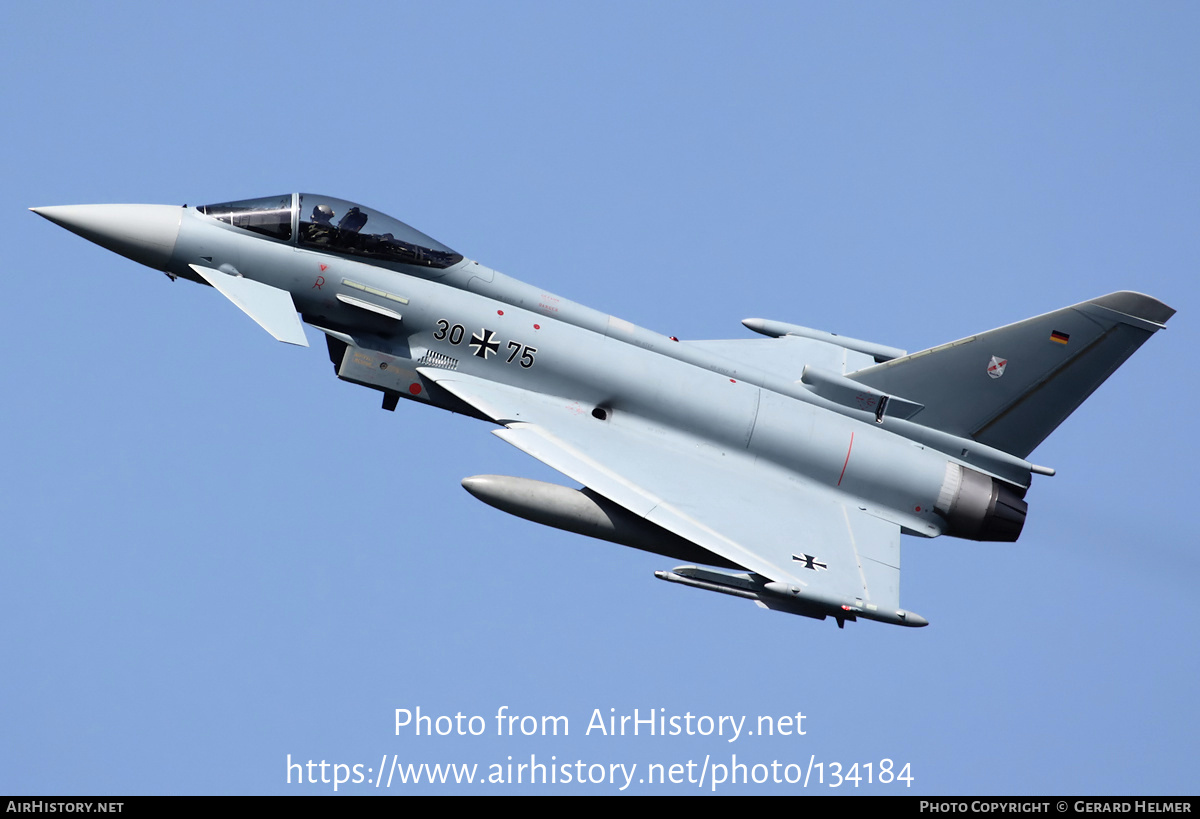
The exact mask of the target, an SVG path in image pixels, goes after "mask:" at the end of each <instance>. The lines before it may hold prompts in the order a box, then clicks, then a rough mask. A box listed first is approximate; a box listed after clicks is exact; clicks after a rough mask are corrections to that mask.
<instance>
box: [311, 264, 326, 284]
mask: <svg viewBox="0 0 1200 819" xmlns="http://www.w3.org/2000/svg"><path fill="white" fill-rule="evenodd" d="M321 267H322V268H323V267H325V265H321ZM323 284H325V277H324V276H317V280H316V281H315V282H313V287H314V288H315V289H317V290H320V289H321V285H323Z"/></svg>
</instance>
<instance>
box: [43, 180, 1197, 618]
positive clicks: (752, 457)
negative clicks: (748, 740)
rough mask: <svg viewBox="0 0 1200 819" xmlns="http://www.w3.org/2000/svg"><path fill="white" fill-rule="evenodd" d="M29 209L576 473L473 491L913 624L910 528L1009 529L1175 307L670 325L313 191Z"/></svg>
mask: <svg viewBox="0 0 1200 819" xmlns="http://www.w3.org/2000/svg"><path fill="white" fill-rule="evenodd" d="M33 211H34V212H35V213H37V214H39V215H40V216H43V217H45V218H46V219H49V220H50V221H51V222H54V223H55V224H58V225H61V226H62V227H64V228H66V229H67V230H70V231H72V232H73V233H77V234H79V235H80V236H82V237H84V238H85V239H88V240H90V241H92V242H95V243H96V244H98V245H101V246H102V247H106V248H108V249H109V250H113V251H115V252H117V253H119V254H121V255H123V256H126V257H128V258H130V259H132V260H134V261H136V262H140V263H142V264H144V265H147V266H149V267H152V268H154V269H156V270H161V271H163V272H165V273H166V274H167V276H168V277H170V279H171V280H175V279H180V278H182V279H188V280H190V281H193V282H197V283H199V284H205V285H211V286H212V287H215V288H216V289H217V290H218V291H220V292H221V293H222V294H223V295H225V296H226V297H227V298H228V299H229V300H230V301H231V302H233V303H234V304H235V305H237V307H238V308H240V309H241V310H242V311H243V312H245V313H246V314H247V315H248V316H249V317H250V318H252V319H253V320H254V321H256V322H257V323H258V324H259V325H261V326H262V327H263V329H265V330H266V331H267V332H268V333H270V334H271V335H272V336H274V337H275V338H276V339H278V340H280V341H283V342H287V343H289V344H296V345H301V346H307V345H308V341H307V339H306V336H305V332H304V329H303V326H302V324H301V321H300V319H301V318H302V319H303V321H304V322H305V323H307V324H309V325H310V326H312V327H314V328H316V329H317V330H319V331H320V332H321V333H322V334H323V335H324V337H325V341H326V344H327V347H328V350H329V357H330V360H331V361H332V362H333V365H334V369H335V371H336V373H337V376H338V378H341V379H342V380H344V381H348V382H350V383H353V384H359V385H361V386H364V387H368V388H371V389H374V390H378V391H380V392H381V393H382V394H383V397H382V404H383V408H384V409H386V410H394V409H395V408H396V407H397V405H398V404H399V401H400V399H401V398H403V399H406V400H409V401H415V402H418V403H422V404H430V405H432V406H435V407H439V408H442V409H447V410H452V411H454V412H458V413H462V414H464V415H468V416H473V417H475V418H479V419H482V420H484V421H487V422H489V423H491V424H495V425H497V427H496V428H495V429H493V433H494V434H495V435H497V436H498V437H499V438H501V439H503V440H504V441H506V442H508V443H509V444H512V445H513V446H515V447H517V448H518V449H521V450H523V451H524V452H526V453H528V454H530V455H532V456H533V457H534V458H537V459H538V460H540V461H542V462H544V463H546V464H548V465H549V466H551V467H553V468H554V469H556V470H558V471H559V472H561V473H563V474H564V475H566V476H567V477H568V478H570V479H572V480H573V481H576V482H578V483H580V484H582V488H581V489H575V488H571V487H568V486H561V485H557V484H549V483H544V482H541V481H534V480H529V479H526V478H520V477H510V476H501V475H476V476H473V477H468V478H466V479H465V480H463V486H464V487H465V488H466V489H467V491H468V492H470V493H471V494H472V495H474V496H475V497H477V498H479V499H480V500H482V501H483V502H485V503H488V504H490V505H492V506H494V507H496V508H498V509H501V510H503V511H505V512H508V513H511V514H513V515H517V516H520V517H522V518H526V519H528V520H531V521H535V522H537V523H542V524H545V525H548V526H553V527H557V528H559V529H565V530H567V531H571V532H577V533H579V534H583V535H587V536H590V537H594V538H601V539H604V540H609V541H613V542H615V543H620V544H624V545H626V546H632V547H634V548H638V549H643V550H646V551H649V552H654V553H657V554H660V555H664V556H667V557H670V558H673V559H676V560H682V561H686V562H688V563H689V564H702V565H700V566H697V565H686V566H680V567H677V568H675V569H673V570H671V571H659V572H655V575H656V576H657V577H659V578H661V579H663V580H667V581H670V582H673V583H681V584H683V585H686V586H691V587H694V588H699V589H707V590H709V591H715V592H720V593H722V594H727V595H732V596H735V597H741V598H745V599H748V600H752V601H754V602H755V603H757V604H758V605H759V606H761V607H763V608H768V609H774V610H776V611H782V612H789V613H792V614H799V615H803V616H806V617H813V618H816V619H820V620H824V619H825V618H826V617H832V618H834V619H835V620H836V622H837V624H838V626H839V627H843V626H844V625H845V622H846V621H847V620H850V621H854V620H857V619H858V618H864V619H868V620H876V621H879V622H883V623H893V624H896V625H903V626H924V625H927V624H928V621H927V620H926V619H925V618H923V617H921V616H920V615H917V614H915V613H913V612H911V611H908V610H906V609H904V608H901V606H900V536H901V534H906V535H912V536H917V537H937V536H939V535H949V536H951V537H959V538H966V539H968V540H978V541H1008V542H1011V541H1015V540H1016V539H1017V537H1018V536H1019V535H1020V534H1021V529H1022V527H1023V526H1024V523H1025V516H1026V512H1027V508H1028V507H1027V505H1026V502H1025V495H1026V491H1027V490H1028V488H1029V486H1030V483H1031V481H1032V475H1034V474H1038V475H1053V474H1054V470H1053V469H1050V468H1048V467H1044V466H1038V465H1036V464H1034V463H1031V462H1030V461H1028V460H1026V458H1027V457H1028V456H1029V454H1030V453H1031V452H1032V451H1033V450H1034V449H1035V448H1036V447H1037V446H1038V444H1040V443H1041V442H1042V440H1043V439H1045V438H1046V436H1047V435H1049V434H1050V433H1051V432H1053V431H1054V429H1055V428H1057V427H1058V425H1059V424H1060V423H1062V421H1063V420H1064V419H1066V417H1067V416H1068V415H1070V414H1071V413H1072V412H1073V411H1074V410H1075V409H1076V408H1077V407H1078V406H1079V405H1080V404H1081V403H1082V402H1083V401H1084V399H1086V398H1087V397H1088V396H1089V395H1091V393H1092V392H1093V391H1094V390H1095V389H1096V388H1097V387H1098V386H1099V385H1100V384H1101V383H1102V382H1103V381H1104V380H1105V379H1106V378H1107V377H1108V376H1109V375H1111V374H1112V372H1113V371H1114V370H1116V368H1117V367H1119V366H1120V365H1121V364H1122V363H1123V362H1124V361H1125V359H1126V358H1128V357H1129V356H1130V355H1132V354H1133V352H1134V351H1135V350H1137V348H1138V347H1140V346H1141V345H1142V343H1144V342H1145V341H1146V339H1148V338H1149V337H1150V336H1151V335H1153V334H1154V333H1155V332H1157V331H1158V330H1160V329H1162V328H1163V327H1164V326H1165V324H1166V322H1167V320H1168V319H1169V318H1170V317H1171V316H1172V315H1173V314H1174V312H1175V311H1174V310H1172V309H1171V308H1170V307H1167V306H1166V305H1165V304H1163V303H1162V302H1160V301H1158V300H1156V299H1153V298H1151V297H1150V296H1145V295H1142V294H1140V293H1133V292H1118V293H1110V294H1108V295H1106V296H1100V297H1099V298H1094V299H1091V300H1089V301H1085V302H1081V303H1079V304H1076V305H1073V306H1070V307H1065V308H1063V309H1061V310H1056V311H1054V312H1052V313H1047V314H1045V315H1042V316H1037V317H1035V318H1030V319H1025V320H1024V321H1019V322H1017V323H1015V324H1010V325H1008V326H1005V327H1001V328H999V329H996V330H990V331H988V332H983V333H979V334H978V335H973V336H968V337H967V338H963V339H959V340H958V341H954V342H951V343H949V344H944V345H942V346H939V347H933V348H931V349H928V350H921V351H919V352H915V353H908V352H906V351H904V350H902V349H897V348H895V347H890V346H886V345H884V344H878V343H873V342H869V341H860V340H857V339H853V338H847V337H845V336H840V335H834V334H832V333H827V332H821V331H818V330H812V329H808V328H806V327H801V326H798V325H795V324H788V323H785V322H782V321H769V320H765V319H758V318H754V319H746V320H745V321H743V322H742V323H743V324H744V325H745V326H746V327H747V328H749V329H750V330H753V331H755V332H757V333H760V334H762V335H763V336H766V337H767V338H762V339H754V338H747V339H737V340H721V341H682V342H681V341H678V340H676V339H675V338H673V337H667V336H663V335H660V334H658V333H656V332H653V331H651V330H647V329H643V328H641V327H636V326H634V325H633V324H630V323H629V322H627V321H622V320H621V319H619V318H616V317H615V316H610V315H607V314H604V313H601V312H598V311H596V310H593V309H590V308H588V307H584V306H582V305H580V304H576V303H574V302H571V301H568V300H567V299H564V298H562V297H560V296H557V295H554V294H553V293H549V292H546V291H545V290H542V289H541V288H538V287H535V286H533V285H529V284H525V283H523V282H520V281H517V280H515V279H512V278H509V277H508V276H505V275H503V274H501V273H499V272H497V271H495V270H492V269H491V268H488V267H485V266H483V265H482V264H480V263H479V262H476V261H474V260H471V259H467V258H464V257H463V256H462V255H461V254H459V253H456V252H455V251H453V250H451V249H450V248H449V247H446V246H445V245H443V244H441V243H440V242H437V241H435V240H434V239H432V238H430V237H429V236H426V235H425V234H423V233H421V232H419V231H417V230H415V229H413V228H412V227H409V226H408V225H406V224H404V223H403V222H400V221H398V220H396V219H393V218H391V217H389V216H386V215H384V214H383V213H380V212H379V211H376V210H373V209H371V208H368V207H365V206H362V205H358V204H355V203H353V202H347V201H344V200H341V199H335V198H333V197H329V196H319V195H316V194H311V193H299V194H288V195H283V196H273V197H268V198H265V199H250V200H244V201H236V202H222V203H220V204H213V205H203V206H200V207H189V206H186V205H185V206H183V207H172V206H166V205H75V206H63V207H41V208H33ZM297 313H298V314H299V317H298V316H297ZM708 567H717V569H724V570H726V571H718V570H717V569H715V568H708Z"/></svg>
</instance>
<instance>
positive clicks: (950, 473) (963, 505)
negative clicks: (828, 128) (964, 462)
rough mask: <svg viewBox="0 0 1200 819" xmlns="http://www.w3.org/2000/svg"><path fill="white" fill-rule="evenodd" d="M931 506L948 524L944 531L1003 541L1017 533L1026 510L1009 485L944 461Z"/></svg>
mask: <svg viewBox="0 0 1200 819" xmlns="http://www.w3.org/2000/svg"><path fill="white" fill-rule="evenodd" d="M1021 494H1024V493H1023V492H1022V493H1021ZM934 508H935V510H936V511H937V513H938V514H939V515H941V516H942V517H943V518H945V519H946V523H947V524H949V525H948V527H947V528H946V532H945V534H947V535H950V536H952V537H961V538H964V539H966V540H985V541H1000V542H1004V543H1012V542H1014V541H1016V539H1017V538H1018V537H1020V536H1021V530H1022V529H1023V528H1024V527H1025V515H1026V513H1027V512H1028V511H1029V505H1028V504H1027V503H1025V501H1024V500H1023V499H1022V498H1021V497H1020V495H1018V494H1017V492H1016V491H1015V490H1014V489H1013V487H1011V486H1009V485H1008V484H1006V483H1003V482H1002V481H998V480H996V479H995V478H991V477H988V476H987V475H983V474H980V473H979V472H976V471H975V470H974V469H968V468H966V467H964V466H959V465H958V464H956V463H953V462H947V464H946V478H945V480H944V481H943V482H942V488H941V491H940V492H939V493H938V500H937V505H936V506H935V507H934Z"/></svg>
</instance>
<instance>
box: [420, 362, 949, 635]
mask: <svg viewBox="0 0 1200 819" xmlns="http://www.w3.org/2000/svg"><path fill="white" fill-rule="evenodd" d="M418 372H420V373H421V375H422V376H424V377H425V378H428V379H429V380H431V381H434V382H435V383H437V384H438V386H440V387H442V388H444V389H445V390H447V391H448V392H450V393H452V394H453V395H455V396H456V397H458V398H459V399H461V400H463V401H465V402H466V403H468V404H470V405H471V406H473V407H474V408H475V409H477V410H479V411H480V412H481V413H483V414H484V415H487V416H488V417H489V418H491V419H493V420H494V421H496V422H497V423H499V424H501V425H502V426H503V427H504V429H499V430H495V431H494V434H495V435H497V436H498V437H500V438H501V439H503V440H504V441H506V442H507V443H509V444H512V445H513V446H515V447H517V448H518V449H520V450H522V451H523V452H526V453H528V454H529V455H532V456H533V457H535V458H537V459H538V460H540V461H542V462H543V463H545V464H547V465H548V466H550V467H552V468H554V469H556V470H558V471H559V472H562V473H563V474H565V475H567V476H568V477H570V478H572V479H573V480H576V481H578V482H580V483H582V484H584V485H585V486H587V487H588V488H589V489H591V490H592V491H593V492H595V493H597V494H599V495H602V496H603V497H605V498H607V499H608V500H610V501H612V502H614V503H616V504H618V505H620V506H622V507H624V508H625V509H628V510H629V511H631V512H633V513H634V514H636V515H638V516H639V517H642V518H644V519H645V520H647V521H649V522H651V523H653V524H656V525H657V526H659V527H661V528H663V529H666V530H667V531H669V532H671V533H673V534H675V535H678V536H680V537H682V538H685V539H686V540H688V541H690V542H692V543H695V544H696V545H698V546H700V547H702V548H703V549H705V550H707V551H709V552H712V553H713V554H716V555H719V556H720V557H722V558H724V559H726V560H728V561H730V562H732V563H734V564H736V565H738V566H742V567H744V568H745V569H747V570H749V572H750V574H748V575H734V576H730V575H725V574H721V573H718V572H711V571H707V570H702V569H695V568H693V567H684V568H679V569H676V570H675V572H670V573H658V574H659V577H662V578H663V579H666V580H672V581H674V582H682V583H685V584H687V585H693V586H698V587H701V588H711V589H712V590H714V591H722V592H725V593H727V594H734V595H736V596H741V597H747V598H750V599H754V600H755V601H756V602H758V603H759V605H762V606H765V607H767V608H774V609H780V610H784V611H791V612H793V613H798V614H805V615H808V616H815V617H824V616H825V615H830V616H834V617H836V618H838V620H839V622H840V621H842V620H846V619H850V620H853V619H855V618H856V617H865V618H867V619H874V620H882V621H884V622H891V623H897V624H902V625H913V626H915V625H925V624H926V621H925V620H924V619H923V618H921V617H919V616H918V615H916V614H913V613H911V612H906V611H904V610H903V609H901V608H900V527H899V526H897V525H896V524H893V523H889V522H887V521H884V520H881V519H879V518H876V517H873V516H871V515H868V514H867V513H866V512H864V511H862V510H861V509H859V508H858V507H855V506H849V505H847V504H846V503H845V502H843V499H842V498H840V497H839V496H835V495H833V494H832V493H830V492H828V491H827V490H825V489H823V488H822V487H820V486H817V485H815V484H810V483H808V482H806V481H804V480H803V479H801V478H798V477H797V476H795V475H793V474H790V473H787V472H785V471H784V470H782V469H779V468H777V467H774V466H772V465H769V464H764V463H762V462H758V461H755V460H754V458H753V457H752V456H748V455H746V454H745V453H744V452H737V451H733V450H723V449H718V448H717V447H715V446H713V445H711V444H708V443H706V442H703V441H700V440H699V439H696V438H692V437H689V436H686V435H683V434H681V433H678V432H676V431H673V430H670V429H664V428H663V427H661V426H657V425H653V424H650V423H649V422H647V421H644V420H643V419H641V418H638V417H636V416H633V415H630V414H628V413H619V412H618V413H611V414H609V415H608V417H607V418H606V419H604V420H598V419H596V418H594V417H592V415H591V414H590V409H591V408H590V407H584V406H581V405H579V404H578V403H576V402H574V401H572V400H570V399H565V398H556V397H552V396H545V395H537V394H532V393H528V392H525V391H522V390H517V389H514V388H512V387H508V386H505V385H502V384H497V383H494V382H489V381H484V380H483V379H479V378H476V377H473V376H470V375H467V374H465V373H460V372H455V371H449V370H440V369H435V368H425V367H423V368H420V369H419V370H418ZM648 453H649V454H648ZM716 586H720V588H717V587H716Z"/></svg>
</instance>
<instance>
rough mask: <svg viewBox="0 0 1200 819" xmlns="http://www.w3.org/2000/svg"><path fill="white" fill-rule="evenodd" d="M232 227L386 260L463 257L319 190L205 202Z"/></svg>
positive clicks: (432, 261) (436, 263)
mask: <svg viewBox="0 0 1200 819" xmlns="http://www.w3.org/2000/svg"><path fill="white" fill-rule="evenodd" d="M199 211H200V212H201V213H203V214H206V215H208V216H212V217H213V218H215V219H219V220H221V221H222V222H225V223H226V224H228V225H232V226H233V227H236V228H242V229H243V230H249V231H251V232H253V233H258V234H261V235H263V236H269V237H270V238H272V239H278V240H280V241H284V242H289V243H290V242H291V241H292V240H293V238H294V239H295V241H296V243H297V244H298V245H299V246H300V247H309V248H313V249H315V250H324V251H329V252H332V253H344V254H347V255H350V256H358V257H364V258H367V259H373V260H377V261H381V262H393V263H399V264H406V265H416V266H418V267H433V268H438V269H442V268H447V267H450V266H451V265H455V264H458V263H459V262H461V261H462V258H463V257H462V255H461V254H458V253H455V252H454V251H453V250H451V249H450V248H448V247H446V246H445V245H443V244H442V243H441V242H438V241H435V240H433V239H431V238H430V237H428V236H426V235H425V234H424V233H421V231H419V230H417V229H415V228H412V227H409V226H408V225H406V224H404V223H403V222H401V221H399V220H398V219H393V218H392V217H390V216H387V215H385V214H382V213H380V212H379V211H377V210H372V209H371V208H367V207H363V206H362V205H356V204H355V203H353V202H347V201H346V200H344V199H335V198H334V197H332V196H320V195H318V194H314V193H300V194H295V195H291V194H289V195H287V196H268V197H265V198H263V199H243V200H241V201H237V202H222V203H220V204H216V205H203V206H201V207H200V208H199Z"/></svg>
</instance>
